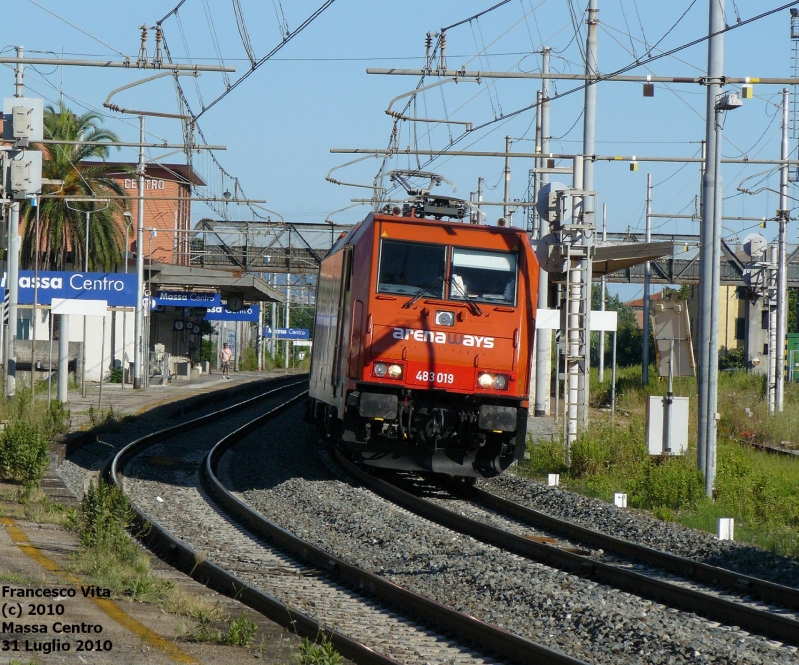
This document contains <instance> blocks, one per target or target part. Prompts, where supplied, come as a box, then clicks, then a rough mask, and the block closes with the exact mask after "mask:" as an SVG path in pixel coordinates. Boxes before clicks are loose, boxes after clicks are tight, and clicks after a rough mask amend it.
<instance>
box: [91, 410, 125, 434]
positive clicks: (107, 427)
mask: <svg viewBox="0 0 799 665" xmlns="http://www.w3.org/2000/svg"><path fill="white" fill-rule="evenodd" d="M88 415H89V423H90V424H91V429H92V431H94V432H97V433H98V434H101V433H108V434H115V433H117V432H121V431H122V427H123V426H124V425H125V424H127V423H129V422H131V421H132V420H133V419H134V416H130V415H129V416H122V415H120V414H118V413H116V412H115V411H114V407H113V406H109V407H108V411H104V410H103V409H95V408H94V407H93V406H90V407H89V414H88Z"/></svg>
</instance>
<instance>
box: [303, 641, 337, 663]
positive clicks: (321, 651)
mask: <svg viewBox="0 0 799 665" xmlns="http://www.w3.org/2000/svg"><path fill="white" fill-rule="evenodd" d="M296 662H297V665H341V663H343V662H344V658H343V657H342V655H341V654H340V653H338V651H336V650H335V649H334V648H333V644H332V643H331V642H330V640H329V639H328V638H327V637H326V636H322V638H321V639H320V640H316V641H312V640H309V639H308V638H307V637H304V638H303V639H302V642H301V643H300V646H299V654H298V655H297V658H296Z"/></svg>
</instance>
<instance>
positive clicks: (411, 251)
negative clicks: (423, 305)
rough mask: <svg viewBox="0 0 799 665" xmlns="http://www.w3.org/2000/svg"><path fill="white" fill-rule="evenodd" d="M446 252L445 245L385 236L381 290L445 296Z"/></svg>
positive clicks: (379, 272)
mask: <svg viewBox="0 0 799 665" xmlns="http://www.w3.org/2000/svg"><path fill="white" fill-rule="evenodd" d="M446 253H447V248H446V247H445V246H444V245H431V244H423V243H417V242H404V241H401V240H383V242H382V243H381V249H380V268H379V271H378V277H377V290H378V292H379V293H400V294H408V295H424V296H430V297H432V298H443V297H444V270H445V268H446Z"/></svg>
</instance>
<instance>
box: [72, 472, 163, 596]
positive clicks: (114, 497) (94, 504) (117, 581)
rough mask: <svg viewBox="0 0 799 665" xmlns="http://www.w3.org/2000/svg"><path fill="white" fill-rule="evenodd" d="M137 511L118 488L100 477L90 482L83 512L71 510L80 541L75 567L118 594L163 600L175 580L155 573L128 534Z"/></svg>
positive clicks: (82, 506)
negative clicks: (155, 575) (95, 482)
mask: <svg viewBox="0 0 799 665" xmlns="http://www.w3.org/2000/svg"><path fill="white" fill-rule="evenodd" d="M134 518H135V513H134V511H133V509H132V508H131V506H130V503H129V501H128V499H127V497H126V496H125V495H124V494H123V493H122V491H121V490H120V489H119V488H118V487H112V486H111V485H108V484H106V483H105V482H103V481H102V480H100V481H99V482H98V483H97V485H95V484H94V482H92V483H90V484H89V488H88V490H87V491H86V492H85V494H84V495H83V499H82V501H81V511H80V512H77V511H74V510H73V511H71V512H70V515H69V525H70V527H71V528H72V529H74V530H75V531H76V532H77V534H78V536H79V538H80V542H81V549H80V552H79V553H78V554H77V555H76V557H75V559H74V561H73V569H74V570H75V571H77V572H79V573H82V574H84V575H86V576H88V577H89V578H90V579H91V581H92V582H94V583H95V584H97V585H98V586H102V587H106V588H109V589H111V590H112V591H113V592H114V593H115V594H117V595H119V596H127V597H130V598H133V599H136V600H142V601H146V602H162V601H164V599H165V598H166V597H167V596H168V594H169V593H170V592H171V591H172V590H173V589H174V586H175V585H174V583H173V582H170V581H165V580H159V579H157V578H155V577H153V576H152V574H151V570H150V559H149V557H148V556H147V555H146V554H145V553H144V552H143V551H142V550H141V549H139V547H138V545H137V544H136V543H135V542H134V541H133V540H132V539H131V538H130V537H129V536H128V533H127V530H128V529H130V528H131V527H132V526H133V521H134Z"/></svg>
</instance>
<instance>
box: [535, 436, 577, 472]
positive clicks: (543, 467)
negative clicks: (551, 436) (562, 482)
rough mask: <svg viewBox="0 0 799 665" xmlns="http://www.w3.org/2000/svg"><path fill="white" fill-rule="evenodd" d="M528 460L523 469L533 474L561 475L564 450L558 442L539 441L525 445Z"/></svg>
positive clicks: (564, 463)
mask: <svg viewBox="0 0 799 665" xmlns="http://www.w3.org/2000/svg"><path fill="white" fill-rule="evenodd" d="M527 450H528V452H529V453H530V459H529V460H528V461H526V462H525V463H524V466H525V468H527V469H528V470H529V471H531V472H532V473H534V474H544V473H562V472H563V471H565V470H566V469H567V468H568V467H567V466H566V450H565V449H564V447H563V444H562V443H561V442H560V441H559V440H553V441H547V440H545V439H544V440H541V441H536V442H534V443H533V442H530V443H528V444H527Z"/></svg>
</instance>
